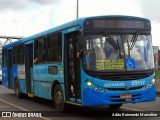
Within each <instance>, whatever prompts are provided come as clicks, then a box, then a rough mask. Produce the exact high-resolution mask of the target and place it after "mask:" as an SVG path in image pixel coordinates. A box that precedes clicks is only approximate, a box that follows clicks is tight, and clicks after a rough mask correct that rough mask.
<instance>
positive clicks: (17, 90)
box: [15, 80, 22, 98]
mask: <svg viewBox="0 0 160 120" xmlns="http://www.w3.org/2000/svg"><path fill="white" fill-rule="evenodd" d="M15 96H16V97H17V98H22V93H21V92H20V86H19V83H18V81H17V80H16V81H15Z"/></svg>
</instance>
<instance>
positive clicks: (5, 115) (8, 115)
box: [2, 112, 12, 117]
mask: <svg viewBox="0 0 160 120" xmlns="http://www.w3.org/2000/svg"><path fill="white" fill-rule="evenodd" d="M2 117H12V116H11V112H2Z"/></svg>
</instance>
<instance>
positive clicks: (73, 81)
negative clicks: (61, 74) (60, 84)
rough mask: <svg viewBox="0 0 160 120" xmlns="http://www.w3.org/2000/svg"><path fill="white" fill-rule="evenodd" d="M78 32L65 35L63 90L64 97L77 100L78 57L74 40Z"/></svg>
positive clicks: (78, 92)
mask: <svg viewBox="0 0 160 120" xmlns="http://www.w3.org/2000/svg"><path fill="white" fill-rule="evenodd" d="M77 35H78V32H72V33H69V34H66V35H65V43H64V46H65V50H64V55H65V58H64V59H65V91H66V99H67V100H69V101H72V102H78V101H77V99H80V94H81V93H80V91H81V90H80V60H79V59H80V58H79V57H77V51H76V41H77Z"/></svg>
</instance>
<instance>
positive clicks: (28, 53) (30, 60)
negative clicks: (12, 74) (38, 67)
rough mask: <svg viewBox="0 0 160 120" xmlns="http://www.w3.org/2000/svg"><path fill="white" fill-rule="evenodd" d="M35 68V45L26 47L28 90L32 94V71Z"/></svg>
mask: <svg viewBox="0 0 160 120" xmlns="http://www.w3.org/2000/svg"><path fill="white" fill-rule="evenodd" d="M32 68H33V43H31V44H27V45H25V71H26V89H27V92H31V80H32V78H31V76H33V75H31V69H32Z"/></svg>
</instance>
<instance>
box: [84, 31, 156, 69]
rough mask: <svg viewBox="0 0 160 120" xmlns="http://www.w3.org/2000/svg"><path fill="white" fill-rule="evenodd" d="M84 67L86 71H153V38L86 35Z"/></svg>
mask: <svg viewBox="0 0 160 120" xmlns="http://www.w3.org/2000/svg"><path fill="white" fill-rule="evenodd" d="M83 66H84V69H85V70H93V71H115V70H117V71H126V70H127V71H136V70H149V69H153V68H154V61H153V54H152V43H151V36H150V35H145V34H136V35H135V34H129V35H128V34H126V35H113V34H112V35H86V36H85V48H84V52H83Z"/></svg>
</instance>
